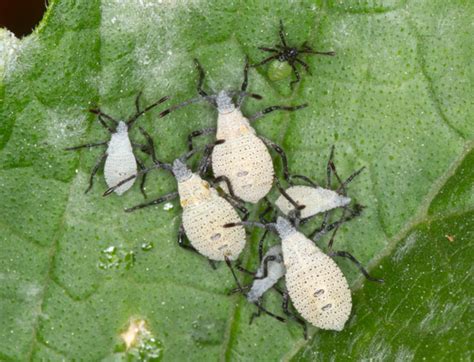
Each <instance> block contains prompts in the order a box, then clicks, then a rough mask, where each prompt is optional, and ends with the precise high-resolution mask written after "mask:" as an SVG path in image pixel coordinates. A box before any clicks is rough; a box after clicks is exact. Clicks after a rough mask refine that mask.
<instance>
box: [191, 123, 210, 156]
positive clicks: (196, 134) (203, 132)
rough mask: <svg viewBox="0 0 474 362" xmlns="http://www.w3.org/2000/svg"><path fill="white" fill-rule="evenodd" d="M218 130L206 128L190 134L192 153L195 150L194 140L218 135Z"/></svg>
mask: <svg viewBox="0 0 474 362" xmlns="http://www.w3.org/2000/svg"><path fill="white" fill-rule="evenodd" d="M216 131H217V129H216V128H204V129H201V130H199V131H193V132H191V133H190V134H189V136H188V150H189V151H192V150H194V145H193V138H195V137H199V136H207V135H210V134H214V133H216Z"/></svg>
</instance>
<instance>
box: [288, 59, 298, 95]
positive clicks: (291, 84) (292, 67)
mask: <svg viewBox="0 0 474 362" xmlns="http://www.w3.org/2000/svg"><path fill="white" fill-rule="evenodd" d="M289 63H290V65H291V69H293V73H295V77H296V79H295V80H292V81H291V82H290V88H291V89H293V88H294V87H295V84H296V83H298V82H299V81H300V80H301V77H300V73H299V72H298V69H296V65H295V63H294V62H293V61H291V62H289Z"/></svg>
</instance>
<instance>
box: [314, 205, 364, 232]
mask: <svg viewBox="0 0 474 362" xmlns="http://www.w3.org/2000/svg"><path fill="white" fill-rule="evenodd" d="M346 209H347V210H349V212H350V215H348V216H344V217H343V218H341V219H339V220H338V221H335V222H333V223H332V224H329V225H327V218H326V214H329V213H330V212H331V211H332V210H329V211H327V212H326V214H325V215H324V216H325V218H324V220H323V223H322V224H321V226H320V227H319V228H317V229H315V230H314V231H313V232H312V233H311V234H310V235H309V238H310V239H312V240H313V241H317V240H319V239H321V237H322V236H323V235H325V234H327V233H328V232H329V231H331V230H333V229H335V228H337V227H339V226H341V225H342V224H344V223H346V222H348V221H351V220H352V219H354V218H356V217H357V216H359V215H360V214H361V212H362V209H363V206H362V205H359V204H356V206H355V208H354V209H349V208H344V210H346Z"/></svg>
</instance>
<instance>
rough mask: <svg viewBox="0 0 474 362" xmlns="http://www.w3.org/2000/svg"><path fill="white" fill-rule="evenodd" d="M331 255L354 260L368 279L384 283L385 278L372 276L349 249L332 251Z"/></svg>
mask: <svg viewBox="0 0 474 362" xmlns="http://www.w3.org/2000/svg"><path fill="white" fill-rule="evenodd" d="M328 255H329V256H330V257H335V256H342V257H343V258H348V259H349V260H350V261H352V262H353V263H354V264H355V265H356V266H357V268H358V269H359V270H360V272H361V273H362V274H364V276H365V277H366V278H367V280H370V281H371V282H378V283H383V282H384V280H383V279H378V278H374V277H371V276H370V274H369V273H368V272H367V270H365V269H364V267H363V266H362V264H361V263H360V262H359V261H358V260H357V259H356V258H355V257H354V256H353V255H352V254H350V253H348V252H347V251H332V252H331V253H329V254H328Z"/></svg>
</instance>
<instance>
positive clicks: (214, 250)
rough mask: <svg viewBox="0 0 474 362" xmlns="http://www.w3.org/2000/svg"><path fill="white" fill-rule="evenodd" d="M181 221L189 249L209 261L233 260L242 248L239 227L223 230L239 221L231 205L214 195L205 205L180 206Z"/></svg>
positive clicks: (243, 236)
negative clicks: (191, 248) (229, 224)
mask: <svg viewBox="0 0 474 362" xmlns="http://www.w3.org/2000/svg"><path fill="white" fill-rule="evenodd" d="M182 205H183V203H182ZM182 220H183V227H184V231H185V232H186V236H187V237H188V239H189V241H190V242H191V244H192V246H193V247H194V248H196V250H197V251H198V252H199V253H200V254H202V255H204V256H205V257H207V258H209V259H211V260H224V259H225V257H228V258H229V259H230V260H235V259H237V258H238V256H239V255H240V253H241V252H242V250H243V248H244V246H245V238H246V235H245V229H244V228H243V226H237V227H233V228H224V227H223V225H225V224H227V223H236V222H240V221H241V219H240V217H239V214H238V213H237V211H235V209H234V208H233V207H232V205H231V204H230V203H229V202H227V200H225V199H224V198H222V197H220V196H218V195H211V197H210V198H209V199H208V200H206V201H205V202H199V203H197V204H194V205H191V206H186V205H183V216H182Z"/></svg>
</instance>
